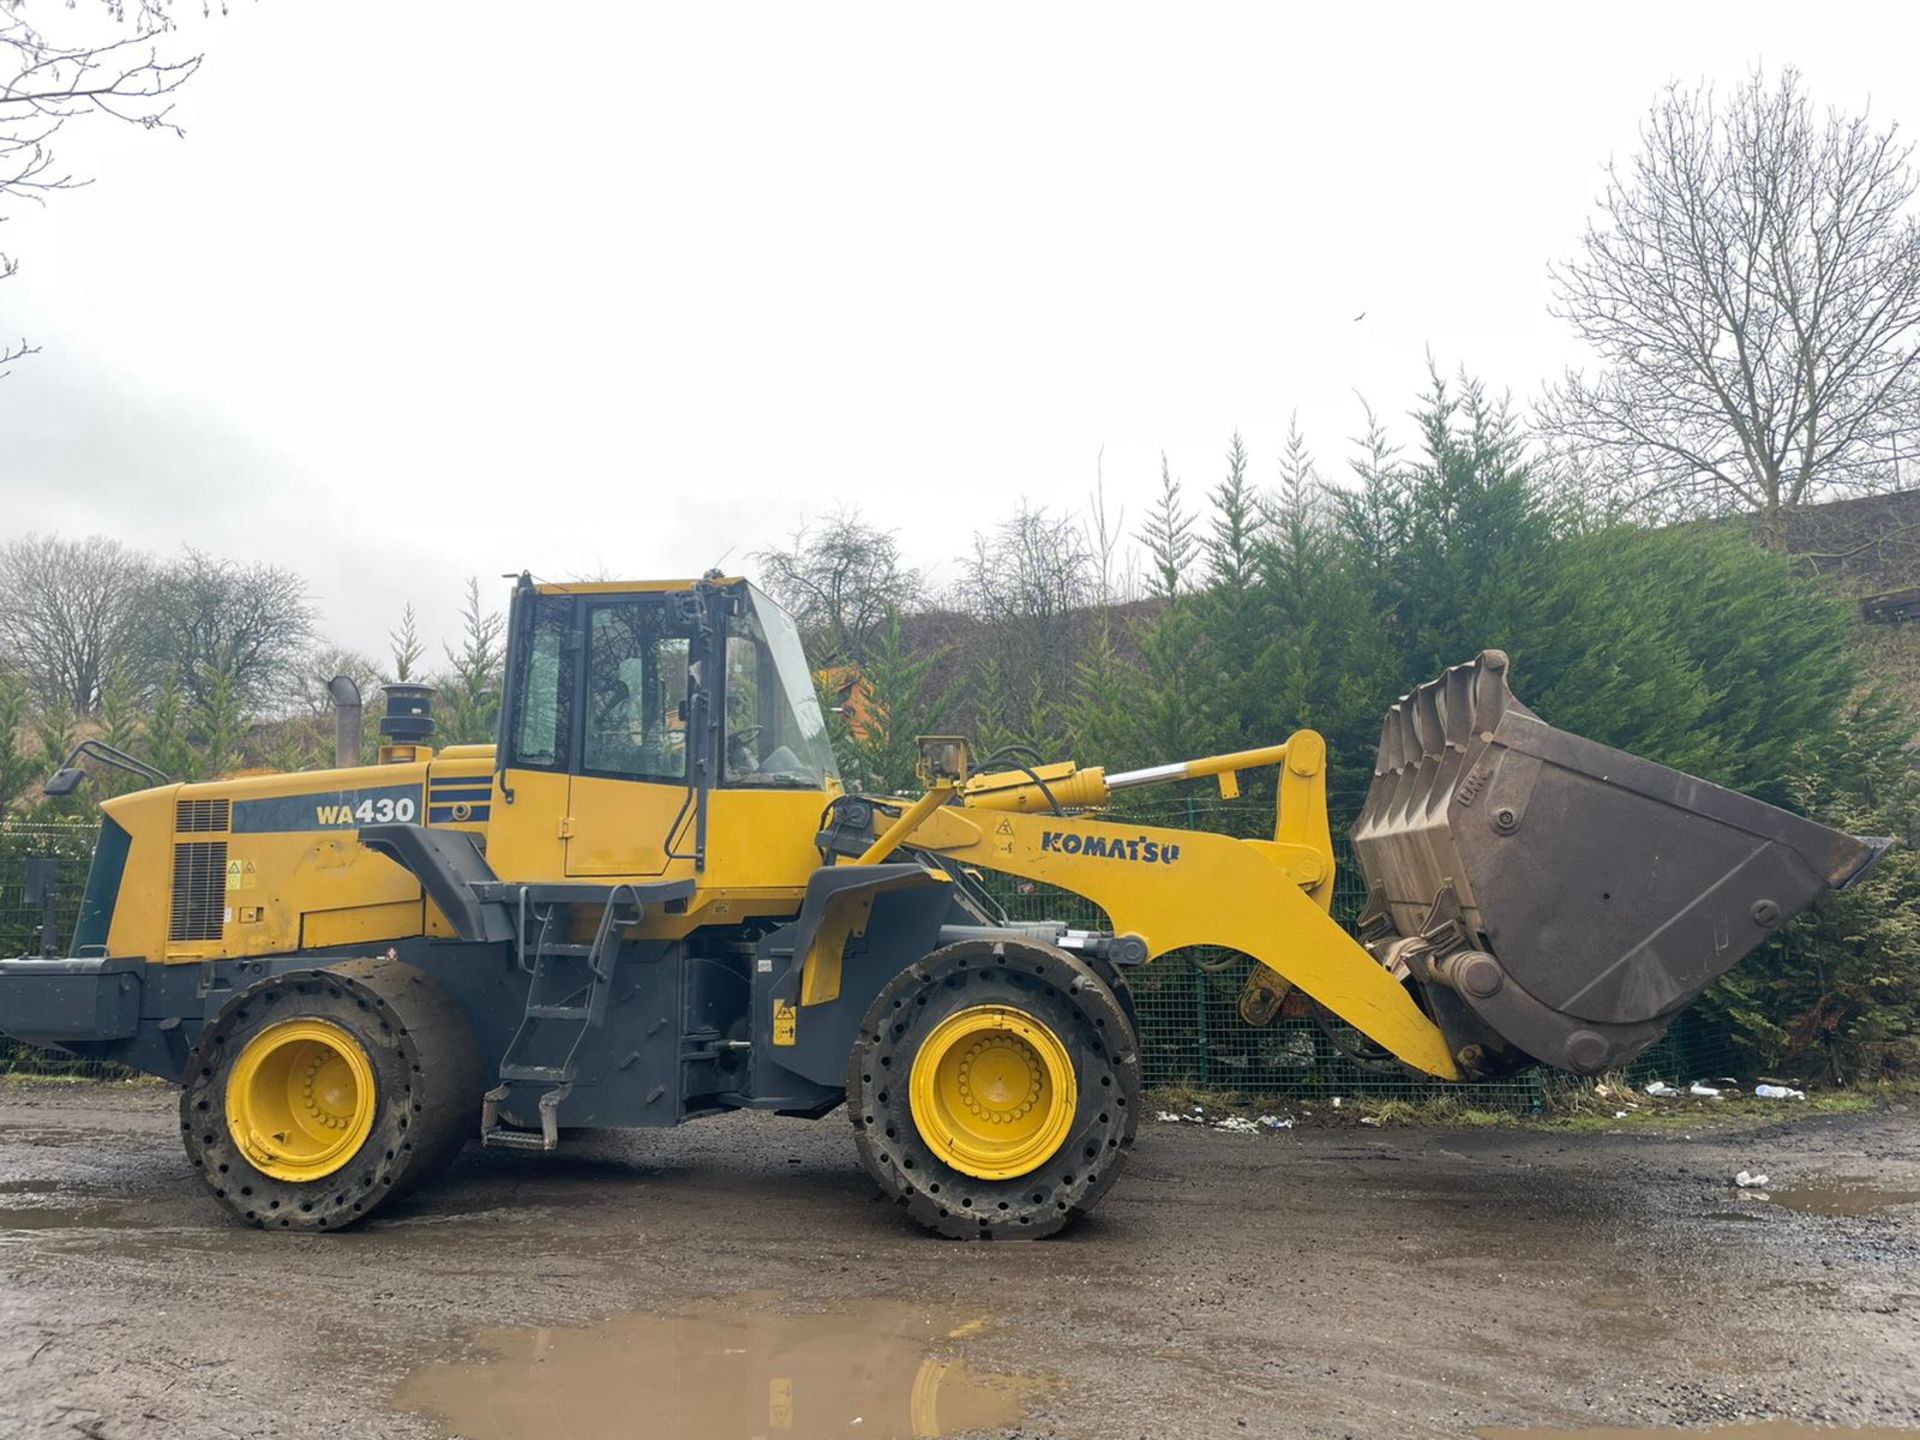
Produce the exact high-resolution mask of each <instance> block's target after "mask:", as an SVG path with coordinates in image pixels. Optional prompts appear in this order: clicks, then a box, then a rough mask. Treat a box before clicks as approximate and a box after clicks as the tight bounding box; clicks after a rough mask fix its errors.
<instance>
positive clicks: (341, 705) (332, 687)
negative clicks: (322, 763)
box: [327, 675, 361, 770]
mask: <svg viewBox="0 0 1920 1440" xmlns="http://www.w3.org/2000/svg"><path fill="white" fill-rule="evenodd" d="M327 693H328V694H329V695H331V696H332V697H333V763H334V765H335V767H336V768H338V769H341V770H351V769H352V768H353V767H354V766H356V765H358V764H359V763H360V712H361V704H360V686H359V685H358V683H356V682H355V680H354V679H353V677H352V676H350V675H336V676H334V677H333V678H332V679H331V680H329V681H328V682H327Z"/></svg>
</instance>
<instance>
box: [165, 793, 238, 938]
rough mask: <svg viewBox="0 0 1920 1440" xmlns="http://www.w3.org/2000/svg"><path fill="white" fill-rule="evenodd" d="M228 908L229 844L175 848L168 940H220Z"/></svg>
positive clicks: (202, 843) (206, 842) (216, 842)
mask: <svg viewBox="0 0 1920 1440" xmlns="http://www.w3.org/2000/svg"><path fill="white" fill-rule="evenodd" d="M222 803H223V804H224V803H225V802H224V801H223V802H222ZM226 906H227V842H226V841H224V840H200V841H189V842H187V843H185V844H180V845H175V846H174V847H173V924H172V927H171V928H170V929H169V930H168V932H167V938H168V939H169V940H218V939H219V938H220V936H221V933H222V931H223V929H224V928H225V921H226Z"/></svg>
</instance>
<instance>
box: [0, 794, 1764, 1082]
mask: <svg viewBox="0 0 1920 1440" xmlns="http://www.w3.org/2000/svg"><path fill="white" fill-rule="evenodd" d="M1195 788H1196V789H1197V787H1195ZM1164 794H1165V792H1160V793H1159V795H1158V796H1156V797H1155V803H1147V804H1143V803H1136V804H1129V805H1126V806H1124V807H1123V808H1122V809H1121V810H1120V811H1119V815H1120V816H1122V817H1124V818H1125V819H1127V820H1131V821H1137V822H1139V823H1141V824H1150V825H1166V826H1174V827H1178V828H1181V829H1191V830H1213V831H1218V832H1220V833H1223V834H1231V835H1240V836H1255V835H1263V834H1264V835H1271V834H1272V829H1273V799H1272V794H1271V792H1270V791H1269V792H1268V793H1267V794H1266V795H1265V796H1264V797H1262V796H1260V795H1257V794H1254V793H1251V791H1250V793H1249V794H1248V795H1247V796H1246V797H1245V798H1242V799H1239V800H1231V801H1228V800H1220V799H1217V798H1215V797H1213V796H1212V795H1211V794H1207V793H1190V794H1186V795H1180V796H1176V797H1175V798H1173V799H1172V800H1171V801H1168V800H1166V799H1165V798H1163V797H1164ZM1123 798H1126V797H1123ZM1359 803H1360V797H1359V796H1357V795H1355V796H1343V797H1341V798H1340V799H1339V800H1337V801H1335V802H1334V803H1333V804H1332V805H1331V806H1330V809H1331V810H1332V812H1333V814H1334V816H1335V817H1336V819H1337V821H1338V822H1339V824H1340V828H1339V829H1338V830H1337V831H1336V833H1335V837H1334V852H1335V857H1336V860H1337V862H1338V864H1339V871H1338V877H1337V880H1336V883H1335V886H1334V902H1333V913H1334V916H1335V918H1336V919H1338V920H1340V921H1341V922H1342V923H1344V924H1347V925H1351V924H1352V923H1353V921H1354V920H1355V919H1356V918H1357V917H1358V915H1359V913H1360V908H1361V906H1362V905H1363V904H1364V903H1365V900H1366V892H1365V890H1364V888H1363V887H1362V885H1361V883H1360V878H1359V871H1358V870H1357V869H1356V868H1355V867H1354V865H1353V864H1352V860H1351V855H1350V854H1349V852H1348V850H1347V843H1346V832H1345V821H1346V818H1347V817H1349V816H1351V815H1352V814H1353V813H1355V812H1356V811H1357V810H1358V809H1359ZM92 843H93V828H92V826H90V825H81V824H74V823H64V824H39V825H35V824H17V823H16V824H9V825H5V826H0V954H3V955H21V954H35V953H38V951H39V949H40V924H41V915H40V912H39V910H38V909H37V908H36V907H33V906H30V905H29V904H28V903H27V900H26V862H27V859H28V858H29V857H31V856H39V855H51V856H57V857H58V858H59V860H60V869H59V872H58V888H57V903H56V907H55V914H56V919H57V922H58V926H59V933H60V935H61V936H62V937H63V938H64V937H66V936H69V935H71V934H72V930H73V922H74V918H75V916H76V914H77V913H78V910H79V904H80V894H81V891H82V889H83V887H84V885H85V882H86V871H87V863H88V857H89V855H90V853H91V847H92ZM987 880H988V884H989V886H990V888H991V889H992V890H993V892H994V894H995V895H996V896H997V897H998V898H999V900H1000V902H1001V903H1002V904H1003V905H1004V906H1005V907H1006V909H1007V913H1008V914H1009V916H1011V917H1012V918H1013V919H1015V920H1063V921H1065V922H1067V923H1068V924H1070V925H1073V926H1076V927H1079V928H1084V929H1104V928H1106V927H1107V919H1106V916H1104V915H1103V914H1101V913H1100V911H1099V910H1098V909H1096V908H1095V907H1094V906H1093V905H1092V904H1091V903H1090V902H1089V901H1087V900H1086V899H1084V898H1083V897H1081V896H1079V895H1075V894H1072V893H1070V892H1068V891H1064V890H1058V889H1053V888H1051V887H1047V886H1042V885H1036V884H1034V883H1032V882H1030V881H1025V880H1018V879H1015V878H1013V877H1009V876H999V875H993V876H988V877H987ZM1252 968H1253V965H1252V962H1251V961H1250V960H1248V959H1247V958H1246V957H1245V956H1242V955H1236V954H1233V953H1230V952H1225V951H1218V952H1216V951H1183V952H1178V953H1175V954H1172V955H1168V956H1165V957H1163V958H1162V959H1159V960H1156V961H1155V962H1154V963H1153V964H1151V965H1147V966H1143V967H1141V968H1139V969H1137V970H1135V971H1133V972H1132V975H1131V981H1132V986H1133V994H1134V1002H1135V1006H1136V1008H1137V1010H1138V1013H1139V1017H1140V1032H1141V1034H1140V1040H1141V1057H1142V1064H1143V1069H1144V1072H1145V1080H1146V1083H1147V1085H1148V1087H1149V1088H1152V1089H1156V1090H1167V1089H1176V1088H1177V1089H1188V1090H1194V1091H1206V1092H1211V1093H1214V1094H1220V1095H1231V1096H1234V1097H1236V1098H1239V1099H1244V1100H1248V1101H1253V1102H1260V1101H1283V1100H1330V1099H1331V1098H1332V1097H1333V1096H1336V1095H1339V1096H1354V1097H1370V1098H1374V1099H1406V1100H1410V1101H1415V1102H1418V1101H1420V1100H1425V1099H1429V1098H1433V1097H1436V1096H1440V1095H1447V1096H1451V1097H1453V1098H1454V1099H1455V1100H1457V1101H1459V1102H1460V1103H1462V1104H1465V1105H1472V1106H1475V1107H1478V1108H1485V1109H1498V1110H1507V1111H1533V1110H1539V1109H1541V1108H1543V1106H1544V1105H1545V1104H1546V1103H1547V1102H1548V1101H1549V1099H1550V1098H1551V1094H1552V1091H1553V1089H1554V1088H1555V1087H1556V1086H1559V1085H1567V1084H1571V1083H1574V1082H1573V1081H1572V1079H1571V1077H1565V1076H1558V1075H1555V1074H1554V1073H1553V1072H1549V1071H1544V1070H1536V1071H1533V1072H1530V1073H1528V1074H1526V1075H1521V1076H1516V1077H1514V1078H1512V1079H1509V1080H1503V1081H1498V1082H1492V1083H1484V1084H1474V1085H1446V1084H1442V1083H1441V1082H1439V1081H1435V1080H1428V1079H1424V1078H1421V1077H1418V1076H1414V1075H1411V1074H1409V1073H1408V1072H1406V1071H1404V1070H1400V1069H1397V1068H1396V1069H1386V1070H1382V1069H1375V1068H1372V1067H1369V1066H1365V1065H1361V1064H1358V1063H1356V1062H1355V1061H1354V1060H1352V1059H1350V1058H1349V1057H1348V1056H1346V1055H1345V1054H1343V1053H1342V1052H1341V1050H1340V1049H1339V1048H1338V1047H1336V1045H1335V1044H1334V1043H1333V1041H1332V1040H1331V1039H1330V1038H1329V1037H1328V1035H1327V1034H1326V1033H1325V1032H1324V1031H1323V1030H1322V1029H1321V1028H1320V1026H1318V1025H1317V1024H1315V1023H1314V1022H1313V1020H1312V1019H1310V1018H1308V1017H1307V1016H1306V1015H1305V1014H1304V1013H1302V1010H1301V1006H1300V1004H1299V1003H1298V1002H1297V1001H1295V1002H1290V1004H1289V1007H1288V1010H1287V1011H1286V1012H1283V1014H1282V1015H1281V1016H1280V1017H1279V1018H1278V1019H1276V1020H1274V1021H1273V1023H1271V1024H1269V1025H1265V1026H1260V1027H1250V1026H1248V1025H1246V1024H1244V1023H1243V1022H1242V1021H1241V1019H1240V1014H1239V998H1240V991H1241V988H1242V987H1243V986H1244V985H1245V983H1246V979H1247V975H1248V974H1249V972H1250V971H1251V970H1252ZM1733 1064H1734V1062H1733V1057H1732V1055H1731V1053H1730V1051H1729V1049H1728V1047H1727V1045H1726V1043H1725V1040H1724V1039H1723V1038H1722V1037H1720V1036H1719V1035H1717V1034H1714V1033H1711V1032H1709V1031H1708V1030H1706V1028H1705V1027H1704V1026H1703V1025H1702V1024H1701V1022H1700V1021H1699V1019H1698V1017H1695V1016H1683V1017H1682V1018H1681V1020H1680V1022H1679V1023H1677V1024H1676V1025H1675V1026H1674V1027H1673V1029H1672V1030H1671V1031H1669V1032H1668V1034H1667V1036H1666V1037H1665V1038H1664V1039H1663V1040H1661V1042H1660V1043H1659V1044H1658V1045H1656V1046H1655V1047H1654V1048H1653V1049H1652V1050H1650V1051H1649V1052H1648V1053H1647V1054H1646V1055H1644V1056H1642V1057H1641V1058H1640V1060H1639V1061H1637V1062H1636V1063H1635V1065H1634V1067H1633V1070H1632V1071H1631V1072H1630V1075H1631V1077H1632V1078H1634V1079H1635V1080H1636V1081H1638V1080H1644V1079H1647V1078H1652V1077H1659V1078H1662V1079H1667V1080H1673V1081H1682V1082H1684V1081H1685V1080H1688V1079H1692V1078H1695V1077H1701V1076H1716V1075H1720V1074H1724V1073H1726V1072H1727V1071H1728V1070H1730V1069H1732V1068H1733ZM9 1073H11V1074H37V1075H62V1076H74V1077H100V1078H118V1077H122V1076H124V1075H125V1074H126V1073H127V1072H126V1071H125V1070H124V1069H122V1068H121V1067H119V1066H116V1065H106V1064H102V1063H100V1062H98V1061H92V1060H80V1059H76V1058H74V1057H72V1056H68V1055H63V1054H60V1053H59V1052H50V1051H44V1050H34V1049H31V1048H29V1047H26V1046H21V1045H16V1044H15V1043H14V1042H12V1041H9V1040H4V1039H0V1074H9Z"/></svg>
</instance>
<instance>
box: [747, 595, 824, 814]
mask: <svg viewBox="0 0 1920 1440" xmlns="http://www.w3.org/2000/svg"><path fill="white" fill-rule="evenodd" d="M726 685H727V720H726V764H725V766H724V767H723V770H722V783H723V784H726V785H774V786H783V787H787V788H792V789H806V790H819V789H824V788H825V787H826V785H827V783H828V782H829V781H832V782H833V784H834V785H836V786H837V785H838V784H839V783H840V768H839V766H837V765H836V764H834V760H833V743H832V741H830V740H829V739H828V738H827V720H826V716H825V715H824V714H822V713H821V710H820V700H819V697H818V696H817V695H816V694H815V693H814V689H813V674H812V672H811V671H810V670H808V668H807V657H806V652H805V651H803V650H802V649H801V648H800V636H799V633H798V632H797V631H795V629H794V628H793V621H792V619H791V618H790V617H789V616H788V615H787V612H786V611H784V610H782V609H781V608H780V607H779V606H778V605H776V604H774V603H773V601H771V600H769V599H768V598H767V597H766V596H765V595H762V594H761V593H760V592H759V591H758V590H755V589H753V588H752V587H751V586H749V587H748V590H747V605H746V607H745V608H744V609H743V610H742V611H741V612H740V613H739V614H737V615H735V616H734V617H733V618H732V619H731V620H729V621H728V622H727V681H726Z"/></svg>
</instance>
